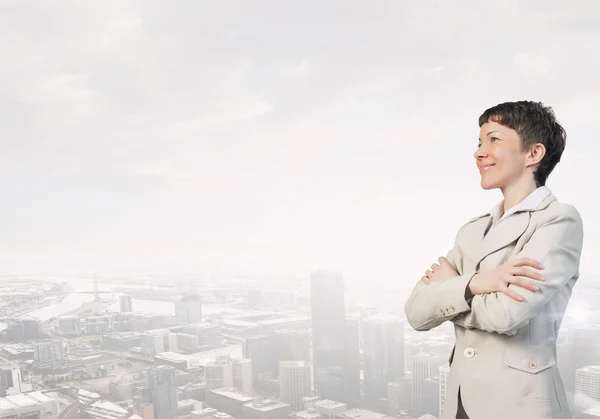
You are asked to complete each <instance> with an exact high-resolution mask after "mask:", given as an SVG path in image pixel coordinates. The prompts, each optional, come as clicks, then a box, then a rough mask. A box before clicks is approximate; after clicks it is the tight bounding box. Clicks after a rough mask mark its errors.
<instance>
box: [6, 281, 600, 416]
mask: <svg viewBox="0 0 600 419" xmlns="http://www.w3.org/2000/svg"><path fill="white" fill-rule="evenodd" d="M306 282H307V284H304V285H307V286H305V287H296V288H295V289H294V288H291V289H274V288H270V287H269V288H265V287H261V286H260V284H256V285H249V284H246V285H240V284H236V283H235V282H231V283H226V284H223V286H222V287H204V286H203V284H202V282H201V281H193V280H189V279H184V280H172V281H165V282H163V283H162V284H157V285H156V286H148V285H147V283H146V286H142V285H140V282H139V281H131V282H129V283H127V282H126V281H124V280H120V281H119V282H118V283H117V282H114V281H103V280H99V279H98V278H97V277H94V278H93V279H91V280H89V281H79V282H77V284H79V286H78V287H75V288H74V287H73V286H72V285H71V284H70V283H69V282H51V281H50V280H48V279H44V280H36V279H32V278H22V277H9V276H4V277H3V278H2V286H1V287H0V342H1V343H0V357H1V358H0V396H1V397H2V398H0V419H16V418H36V419H77V418H85V419H139V418H143V419H199V418H214V419H226V418H239V419H246V418H248V419H254V418H256V419H259V418H265V419H284V418H290V419H326V418H329V419H331V418H335V419H358V418H360V419H383V418H398V419H433V418H440V417H441V414H442V411H443V408H444V401H445V395H446V394H445V389H446V383H447V377H448V374H449V371H450V369H449V365H448V359H449V355H450V353H451V351H452V348H453V330H452V326H451V324H450V323H445V324H444V325H442V326H441V327H439V328H437V329H435V330H434V331H431V332H428V333H423V332H414V331H412V330H411V329H410V327H409V326H407V323H406V321H405V319H404V315H403V314H402V308H403V305H402V304H400V303H399V304H398V310H396V311H380V310H378V309H377V307H375V306H371V307H370V306H368V305H362V306H355V305H352V306H350V305H348V304H347V303H346V300H347V293H346V292H345V283H344V277H343V275H342V274H341V273H340V272H335V271H326V270H317V271H315V272H313V273H312V274H311V275H310V277H309V278H307V281H306ZM76 288H80V290H77V289H76ZM598 297H600V290H599V289H585V290H584V291H583V292H579V293H576V294H575V295H574V297H573V300H572V303H571V304H570V306H569V307H570V308H572V309H570V310H569V311H568V313H567V317H566V318H565V320H564V322H563V325H562V328H561V335H560V336H561V338H560V341H559V342H558V346H557V347H558V364H559V368H560V371H561V375H562V378H563V381H564V384H565V388H566V389H567V392H568V394H569V397H570V404H571V406H570V407H571V410H572V411H573V413H574V415H575V417H576V418H577V419H583V418H585V419H588V418H597V417H600V326H598V325H599V324H600V309H598V308H596V309H595V310H594V309H587V308H586V309H585V310H584V309H582V308H583V307H593V306H594V303H595V302H596V301H597V300H598ZM403 298H405V297H403V296H398V301H403ZM575 354H576V355H575ZM490 379H492V380H493V379H494V378H493V377H490Z"/></svg>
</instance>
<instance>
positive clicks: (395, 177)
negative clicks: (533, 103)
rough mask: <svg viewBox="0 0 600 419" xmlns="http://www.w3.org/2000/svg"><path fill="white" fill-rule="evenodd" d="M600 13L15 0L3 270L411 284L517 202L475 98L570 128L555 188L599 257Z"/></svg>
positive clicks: (277, 1) (5, 101)
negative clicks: (460, 239)
mask: <svg viewBox="0 0 600 419" xmlns="http://www.w3.org/2000/svg"><path fill="white" fill-rule="evenodd" d="M567 4H568V7H566V5H567ZM598 21H600V2H598V1H595V0H589V1H577V0H575V1H569V2H568V3H565V2H564V1H548V0H546V1H535V0H527V1H525V0H524V1H507V0H503V1H497V2H482V1H467V0H452V1H399V0H396V1H377V2H370V1H361V2H359V1H309V0H301V1H281V0H274V1H252V2H249V1H212V2H208V1H195V0H189V1H170V2H164V1H158V0H146V1H128V0H114V1H108V0H102V1H96V2H91V1H85V2H83V1H80V0H72V1H59V0H56V1H52V2H38V1H25V0H12V1H11V0H0V51H1V52H2V58H1V59H0V115H1V117H0V118H1V119H0V174H1V175H2V182H1V183H0V185H2V186H1V191H2V205H1V207H0V227H1V228H0V271H2V272H5V273H6V272H36V273H37V272H39V273H49V274H53V273H60V272H69V271H81V272H89V273H92V272H96V273H98V274H99V275H102V274H104V273H109V272H129V271H139V272H158V271H160V272H173V273H175V272H199V273H208V272H210V273H214V274H216V273H220V274H227V273H252V274H260V273H270V274H281V275H288V274H289V275H296V276H299V277H306V278H308V275H309V273H310V272H311V271H313V270H316V269H319V268H325V269H338V270H342V271H343V272H344V273H345V275H347V276H348V277H354V278H364V280H367V279H369V278H371V279H380V278H392V280H393V278H404V277H406V278H407V280H409V281H410V282H411V283H413V282H414V281H416V280H418V278H419V277H420V276H421V274H422V272H423V271H424V270H425V269H427V268H428V266H429V265H430V264H431V263H433V262H434V261H435V260H436V259H437V257H438V256H440V255H442V254H445V253H446V252H447V251H448V250H449V248H450V246H451V245H452V242H453V240H454V235H455V233H456V231H457V229H458V228H459V227H460V226H461V225H462V224H463V223H464V222H465V221H467V220H468V219H470V218H472V217H473V216H475V215H477V214H479V213H482V212H485V211H487V210H488V209H489V208H490V207H492V206H493V205H494V204H495V203H496V202H498V201H499V200H500V199H501V195H500V193H499V191H487V192H486V191H482V190H481V189H480V187H479V174H478V172H477V170H476V167H475V163H474V158H473V152H474V150H475V148H476V145H477V137H478V134H479V128H478V126H477V118H478V116H479V115H480V113H481V112H482V111H483V110H484V109H486V108H487V107H489V106H492V105H495V104H497V103H500V102H504V101H508V100H521V99H528V100H538V101H542V102H544V103H545V104H548V105H551V106H552V107H553V108H554V109H555V111H556V113H557V116H558V118H559V120H560V122H561V123H562V124H563V125H564V126H565V128H566V130H567V133H568V141H567V148H566V151H565V154H564V156H563V161H562V162H561V163H559V165H558V166H557V169H556V170H555V172H554V173H553V174H552V175H551V177H550V178H549V182H548V186H549V187H550V188H551V189H552V190H553V192H554V193H555V195H556V196H557V197H558V199H559V200H560V201H563V202H568V203H571V204H573V205H575V206H576V207H577V208H578V209H579V211H580V213H581V214H582V217H583V220H584V223H585V232H586V239H585V245H584V257H583V261H582V270H583V271H586V270H587V271H591V272H595V267H594V266H591V262H592V261H593V260H594V258H595V257H596V255H597V254H598V252H599V251H600V243H599V239H600V227H599V225H600V223H598V222H597V220H595V217H598V205H597V200H598V198H597V194H598V192H597V189H596V187H595V186H594V185H595V183H597V181H598V179H600V168H599V166H600V165H599V164H598V155H599V152H600V147H599V145H598V138H597V137H598V132H597V129H598V122H599V121H600V116H599V113H598V112H599V111H598V109H600V78H599V77H598V74H600V55H599V54H598V53H597V51H599V50H600V27H599V26H598V24H597V23H598Z"/></svg>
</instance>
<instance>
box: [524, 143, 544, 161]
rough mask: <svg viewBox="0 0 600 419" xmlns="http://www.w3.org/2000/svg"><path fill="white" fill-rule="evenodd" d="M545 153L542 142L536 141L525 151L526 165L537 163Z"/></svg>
mask: <svg viewBox="0 0 600 419" xmlns="http://www.w3.org/2000/svg"><path fill="white" fill-rule="evenodd" d="M545 155H546V147H544V144H542V143H536V144H534V145H532V146H531V147H530V148H529V151H528V152H527V165H526V167H530V166H536V165H538V164H539V163H540V162H541V161H542V159H543V158H544V156H545Z"/></svg>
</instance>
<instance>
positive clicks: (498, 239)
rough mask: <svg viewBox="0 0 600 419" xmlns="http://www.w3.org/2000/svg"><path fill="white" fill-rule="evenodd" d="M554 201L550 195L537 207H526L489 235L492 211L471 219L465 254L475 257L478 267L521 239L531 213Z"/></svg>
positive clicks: (500, 224) (467, 227) (468, 226)
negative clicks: (486, 259)
mask: <svg viewBox="0 0 600 419" xmlns="http://www.w3.org/2000/svg"><path fill="white" fill-rule="evenodd" d="M554 201H556V197H555V196H554V195H553V194H552V193H550V194H548V195H547V196H546V198H544V199H543V200H542V202H540V203H539V204H538V205H537V206H527V205H524V206H522V207H520V208H519V209H518V210H516V211H515V212H514V213H513V214H511V215H510V216H509V217H507V218H505V219H504V220H502V222H501V223H499V224H498V225H497V226H495V227H494V228H493V229H491V230H490V231H489V232H488V233H487V234H486V232H487V231H488V229H489V228H490V227H491V225H492V215H491V211H490V212H487V213H485V214H482V215H479V216H477V217H475V218H473V219H471V220H470V221H469V222H468V223H467V225H466V226H465V229H466V231H465V233H466V237H467V240H465V241H464V243H463V246H464V247H466V248H465V249H464V250H465V252H466V253H467V254H470V255H473V256H474V258H475V262H476V265H479V263H480V262H481V261H482V260H483V259H484V258H485V257H486V256H488V255H490V254H491V253H494V252H496V251H498V250H500V249H502V248H504V247H506V246H508V245H509V244H511V243H512V242H514V241H515V240H517V239H518V238H519V237H521V235H522V234H523V233H524V232H525V230H526V229H527V227H528V226H529V221H530V218H531V213H532V212H536V211H541V210H543V209H545V208H547V207H548V205H550V204H551V203H552V202H554Z"/></svg>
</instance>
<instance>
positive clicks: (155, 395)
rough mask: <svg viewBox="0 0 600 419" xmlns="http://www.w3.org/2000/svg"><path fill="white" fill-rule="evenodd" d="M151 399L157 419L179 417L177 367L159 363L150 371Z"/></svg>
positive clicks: (149, 386)
mask: <svg viewBox="0 0 600 419" xmlns="http://www.w3.org/2000/svg"><path fill="white" fill-rule="evenodd" d="M148 388H149V390H150V391H149V395H150V401H151V403H152V404H153V405H154V418H155V419H175V418H176V417H177V385H176V383H175V368H173V367H172V366H170V365H159V366H157V367H153V368H151V369H150V371H148Z"/></svg>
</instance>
